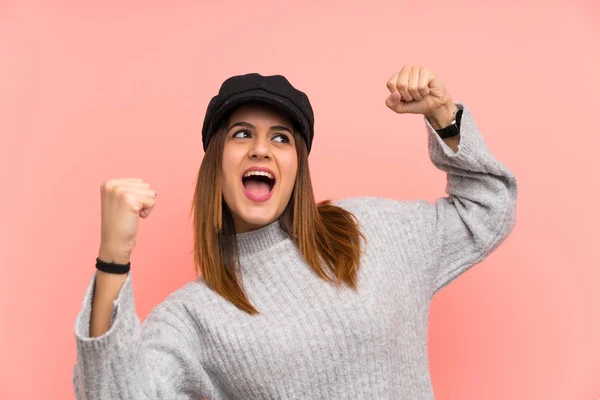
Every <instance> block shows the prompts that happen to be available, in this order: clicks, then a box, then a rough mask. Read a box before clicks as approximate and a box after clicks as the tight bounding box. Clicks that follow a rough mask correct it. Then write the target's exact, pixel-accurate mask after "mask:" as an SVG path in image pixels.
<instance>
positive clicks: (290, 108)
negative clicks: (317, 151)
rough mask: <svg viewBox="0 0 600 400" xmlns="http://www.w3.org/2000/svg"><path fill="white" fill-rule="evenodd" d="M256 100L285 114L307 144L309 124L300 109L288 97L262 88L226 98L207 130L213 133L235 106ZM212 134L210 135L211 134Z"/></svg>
mask: <svg viewBox="0 0 600 400" xmlns="http://www.w3.org/2000/svg"><path fill="white" fill-rule="evenodd" d="M249 102H253V103H254V102H257V103H263V104H267V105H270V106H273V107H274V108H275V109H277V110H278V111H280V112H282V113H284V114H286V115H287V116H288V117H289V118H290V119H291V120H292V121H293V122H294V123H295V124H296V125H297V127H298V128H299V129H300V130H301V132H300V133H301V135H302V137H303V138H304V140H305V141H306V142H307V144H308V140H307V137H308V132H310V128H309V124H308V121H307V120H306V118H305V117H304V115H303V114H302V112H301V111H300V109H298V107H296V106H295V105H294V104H293V103H292V102H291V101H289V100H288V99H286V98H284V97H281V96H278V95H276V94H273V93H270V92H267V91H265V90H262V89H254V90H249V91H247V92H243V93H238V94H235V95H233V96H231V97H230V98H228V99H227V100H226V101H225V102H224V103H223V104H222V105H221V107H219V109H218V110H217V111H215V114H214V116H213V118H212V120H211V124H210V128H209V131H210V132H211V133H214V129H215V128H216V127H217V126H219V124H220V123H221V121H222V120H223V118H224V117H227V116H228V115H229V113H231V112H232V111H233V110H234V109H235V108H236V107H239V106H241V105H242V104H244V103H249ZM211 136H212V135H211Z"/></svg>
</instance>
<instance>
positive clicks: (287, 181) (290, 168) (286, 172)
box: [280, 154, 298, 192]
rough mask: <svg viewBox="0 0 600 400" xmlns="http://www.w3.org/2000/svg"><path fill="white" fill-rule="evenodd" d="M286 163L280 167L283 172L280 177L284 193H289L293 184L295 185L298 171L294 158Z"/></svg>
mask: <svg viewBox="0 0 600 400" xmlns="http://www.w3.org/2000/svg"><path fill="white" fill-rule="evenodd" d="M294 156H295V154H294ZM286 161H287V162H286V163H285V165H281V166H280V168H281V169H282V172H283V174H282V175H283V180H284V184H283V185H282V186H283V189H284V190H285V191H286V192H291V191H292V189H293V188H294V184H295V183H296V172H297V169H298V165H297V162H296V159H295V158H292V159H290V160H286Z"/></svg>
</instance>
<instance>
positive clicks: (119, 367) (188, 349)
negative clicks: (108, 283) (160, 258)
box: [73, 271, 210, 400]
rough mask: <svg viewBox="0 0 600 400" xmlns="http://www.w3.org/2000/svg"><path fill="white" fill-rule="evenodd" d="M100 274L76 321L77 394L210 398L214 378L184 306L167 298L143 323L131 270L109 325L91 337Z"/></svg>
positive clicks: (91, 398) (134, 398)
mask: <svg viewBox="0 0 600 400" xmlns="http://www.w3.org/2000/svg"><path fill="white" fill-rule="evenodd" d="M99 276H100V275H99V274H98V273H96V274H94V276H93V277H92V279H91V282H90V284H89V285H88V288H87V290H86V293H85V296H84V301H83V305H82V308H81V310H80V312H79V315H78V316H77V320H76V324H75V340H76V344H77V361H76V363H75V366H74V369H73V386H74V389H75V397H76V398H77V399H78V400H83V399H86V400H95V399H130V400H137V399H188V398H189V399H200V398H202V397H208V396H210V393H209V392H207V390H208V389H210V388H209V385H210V380H209V379H208V377H207V375H206V372H205V371H204V370H203V368H202V366H201V364H200V361H199V357H198V355H199V354H200V353H201V350H200V349H199V345H200V338H199V337H198V332H197V331H196V329H195V328H194V324H193V323H192V321H190V318H189V315H187V314H186V313H185V307H184V306H183V305H181V304H178V302H177V300H176V299H174V298H171V299H169V298H168V299H167V300H166V301H164V302H162V303H160V304H159V305H158V306H156V307H155V308H154V309H153V310H152V312H151V313H150V315H149V316H148V318H147V319H146V320H145V321H144V323H143V324H141V323H140V320H139V318H138V316H137V313H136V310H135V303H134V297H133V291H132V285H131V283H132V282H131V280H132V275H131V271H130V272H129V273H128V274H125V275H123V277H125V281H124V282H123V285H122V287H121V288H120V290H119V292H118V294H117V297H116V298H115V300H114V301H112V302H111V304H110V314H111V317H110V326H109V329H108V330H107V331H106V332H103V333H102V334H100V335H99V336H94V335H91V332H90V328H91V324H90V322H91V315H92V309H93V304H94V303H95V300H94V297H95V296H94V292H95V291H96V288H98V287H99V285H98V284H99ZM101 325H102V324H101Z"/></svg>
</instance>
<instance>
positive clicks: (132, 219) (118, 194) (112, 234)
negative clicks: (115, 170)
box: [99, 178, 157, 264]
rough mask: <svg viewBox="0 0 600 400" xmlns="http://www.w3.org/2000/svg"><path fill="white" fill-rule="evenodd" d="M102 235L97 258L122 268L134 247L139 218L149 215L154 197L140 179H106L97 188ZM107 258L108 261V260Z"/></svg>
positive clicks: (152, 192)
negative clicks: (100, 199) (99, 199)
mask: <svg viewBox="0 0 600 400" xmlns="http://www.w3.org/2000/svg"><path fill="white" fill-rule="evenodd" d="M100 193H101V198H102V202H101V203H102V205H101V207H102V235H101V241H100V256H99V258H100V259H101V260H102V261H105V262H112V261H114V262H116V263H119V264H121V263H123V264H126V263H127V262H128V261H129V257H130V255H131V253H132V251H133V248H134V247H135V243H136V238H137V232H138V223H139V217H142V218H146V217H148V216H149V215H150V213H151V212H152V208H153V207H154V202H155V199H156V196H157V193H156V191H154V190H153V189H151V188H150V184H149V183H146V182H144V181H143V180H142V179H136V178H132V179H109V180H107V181H105V182H104V183H103V184H102V185H101V186H100ZM108 258H110V259H108Z"/></svg>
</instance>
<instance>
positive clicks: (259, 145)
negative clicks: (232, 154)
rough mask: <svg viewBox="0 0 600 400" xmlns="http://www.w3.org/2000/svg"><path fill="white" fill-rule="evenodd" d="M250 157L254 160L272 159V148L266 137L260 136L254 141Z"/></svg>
mask: <svg viewBox="0 0 600 400" xmlns="http://www.w3.org/2000/svg"><path fill="white" fill-rule="evenodd" d="M249 156H250V158H252V159H261V158H271V147H270V146H269V140H268V139H267V138H266V135H259V136H257V137H256V138H255V139H254V140H253V141H252V147H251V148H250V152H249Z"/></svg>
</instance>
